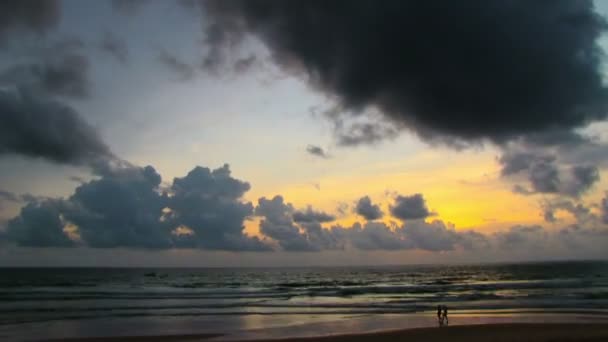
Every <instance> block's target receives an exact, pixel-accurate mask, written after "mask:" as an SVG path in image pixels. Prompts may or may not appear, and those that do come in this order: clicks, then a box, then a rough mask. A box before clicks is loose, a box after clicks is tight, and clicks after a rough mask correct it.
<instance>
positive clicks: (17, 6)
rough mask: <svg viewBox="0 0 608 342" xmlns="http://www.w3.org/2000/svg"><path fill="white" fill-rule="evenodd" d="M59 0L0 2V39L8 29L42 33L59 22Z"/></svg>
mask: <svg viewBox="0 0 608 342" xmlns="http://www.w3.org/2000/svg"><path fill="white" fill-rule="evenodd" d="M60 16H61V2H60V1H59V0H37V1H2V2H0V38H2V36H3V34H4V31H6V30H8V29H14V28H17V29H27V30H32V31H35V32H39V33H42V32H44V31H46V30H48V29H49V28H51V27H54V26H55V25H57V23H58V22H59V18H60Z"/></svg>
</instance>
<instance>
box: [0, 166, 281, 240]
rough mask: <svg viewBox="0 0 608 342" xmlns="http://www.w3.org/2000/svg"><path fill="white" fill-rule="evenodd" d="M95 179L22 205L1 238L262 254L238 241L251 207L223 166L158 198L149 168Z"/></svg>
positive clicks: (191, 176) (179, 182)
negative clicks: (65, 192) (64, 195)
mask: <svg viewBox="0 0 608 342" xmlns="http://www.w3.org/2000/svg"><path fill="white" fill-rule="evenodd" d="M99 173H100V174H101V178H99V179H95V180H92V181H90V182H88V183H83V184H81V185H80V186H78V187H77V188H76V190H75V192H74V194H73V195H72V196H70V197H69V198H68V199H47V200H40V201H35V202H33V203H30V204H28V205H26V206H25V207H24V208H23V209H22V211H21V213H20V214H19V216H17V217H16V218H14V219H13V220H11V221H10V222H9V225H8V232H7V234H8V235H7V238H8V239H9V240H11V241H13V242H15V243H17V244H18V245H22V246H70V245H76V244H83V245H85V246H90V247H96V248H113V247H131V248H149V249H162V248H201V249H208V250H233V251H237V250H238V251H246V250H248V251H260V250H268V249H269V247H268V246H267V245H266V244H265V243H263V242H262V241H261V240H259V239H258V238H256V237H250V236H248V235H245V233H244V225H243V222H244V220H245V219H246V218H247V217H248V216H250V215H251V214H252V212H253V206H252V205H251V203H244V202H242V201H241V200H240V198H241V196H242V195H243V193H244V192H246V191H247V190H249V184H248V183H246V182H242V181H239V180H237V179H235V178H232V177H231V175H230V169H229V167H228V166H227V165H224V166H223V167H221V168H218V169H215V170H210V169H208V168H203V167H196V168H194V169H193V170H192V171H190V172H189V173H188V175H186V176H185V177H182V178H175V179H174V181H173V184H172V185H171V187H170V192H171V194H170V195H169V194H167V193H160V184H161V177H160V175H159V174H158V173H157V172H156V170H154V168H153V167H151V166H146V167H137V166H132V165H129V164H128V163H122V164H118V165H108V166H107V168H106V169H101V168H100V172H99ZM70 225H72V227H73V228H74V229H73V231H72V232H71V233H72V234H73V235H74V236H77V239H74V238H71V237H70V232H69V230H68V227H70Z"/></svg>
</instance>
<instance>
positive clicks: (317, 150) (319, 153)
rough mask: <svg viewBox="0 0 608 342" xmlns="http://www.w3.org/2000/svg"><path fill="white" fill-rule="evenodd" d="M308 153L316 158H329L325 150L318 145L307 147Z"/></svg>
mask: <svg viewBox="0 0 608 342" xmlns="http://www.w3.org/2000/svg"><path fill="white" fill-rule="evenodd" d="M306 152H308V153H309V154H311V155H313V156H316V157H321V158H329V155H328V154H327V153H326V152H325V151H324V150H323V148H321V147H319V146H316V145H308V146H306Z"/></svg>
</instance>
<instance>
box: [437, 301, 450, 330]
mask: <svg viewBox="0 0 608 342" xmlns="http://www.w3.org/2000/svg"><path fill="white" fill-rule="evenodd" d="M437 321H438V322H439V326H443V325H447V324H448V307H447V306H445V305H437Z"/></svg>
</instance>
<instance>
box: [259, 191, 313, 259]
mask: <svg viewBox="0 0 608 342" xmlns="http://www.w3.org/2000/svg"><path fill="white" fill-rule="evenodd" d="M293 212H294V208H293V206H292V205H291V204H288V203H285V202H284V201H283V197H282V196H278V195H277V196H275V197H273V198H272V199H266V198H265V197H262V198H260V199H259V200H258V205H257V207H256V208H255V214H256V215H257V216H263V217H264V219H262V221H261V222H260V232H262V234H264V235H266V236H268V237H270V238H272V239H274V240H276V241H277V242H278V243H279V245H280V246H281V248H283V250H286V251H313V250H317V248H316V247H315V246H314V245H312V244H311V243H310V242H309V241H308V239H307V238H306V235H305V234H302V233H301V232H300V229H299V228H298V227H297V226H296V225H295V222H294V221H293V216H292V215H293Z"/></svg>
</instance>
